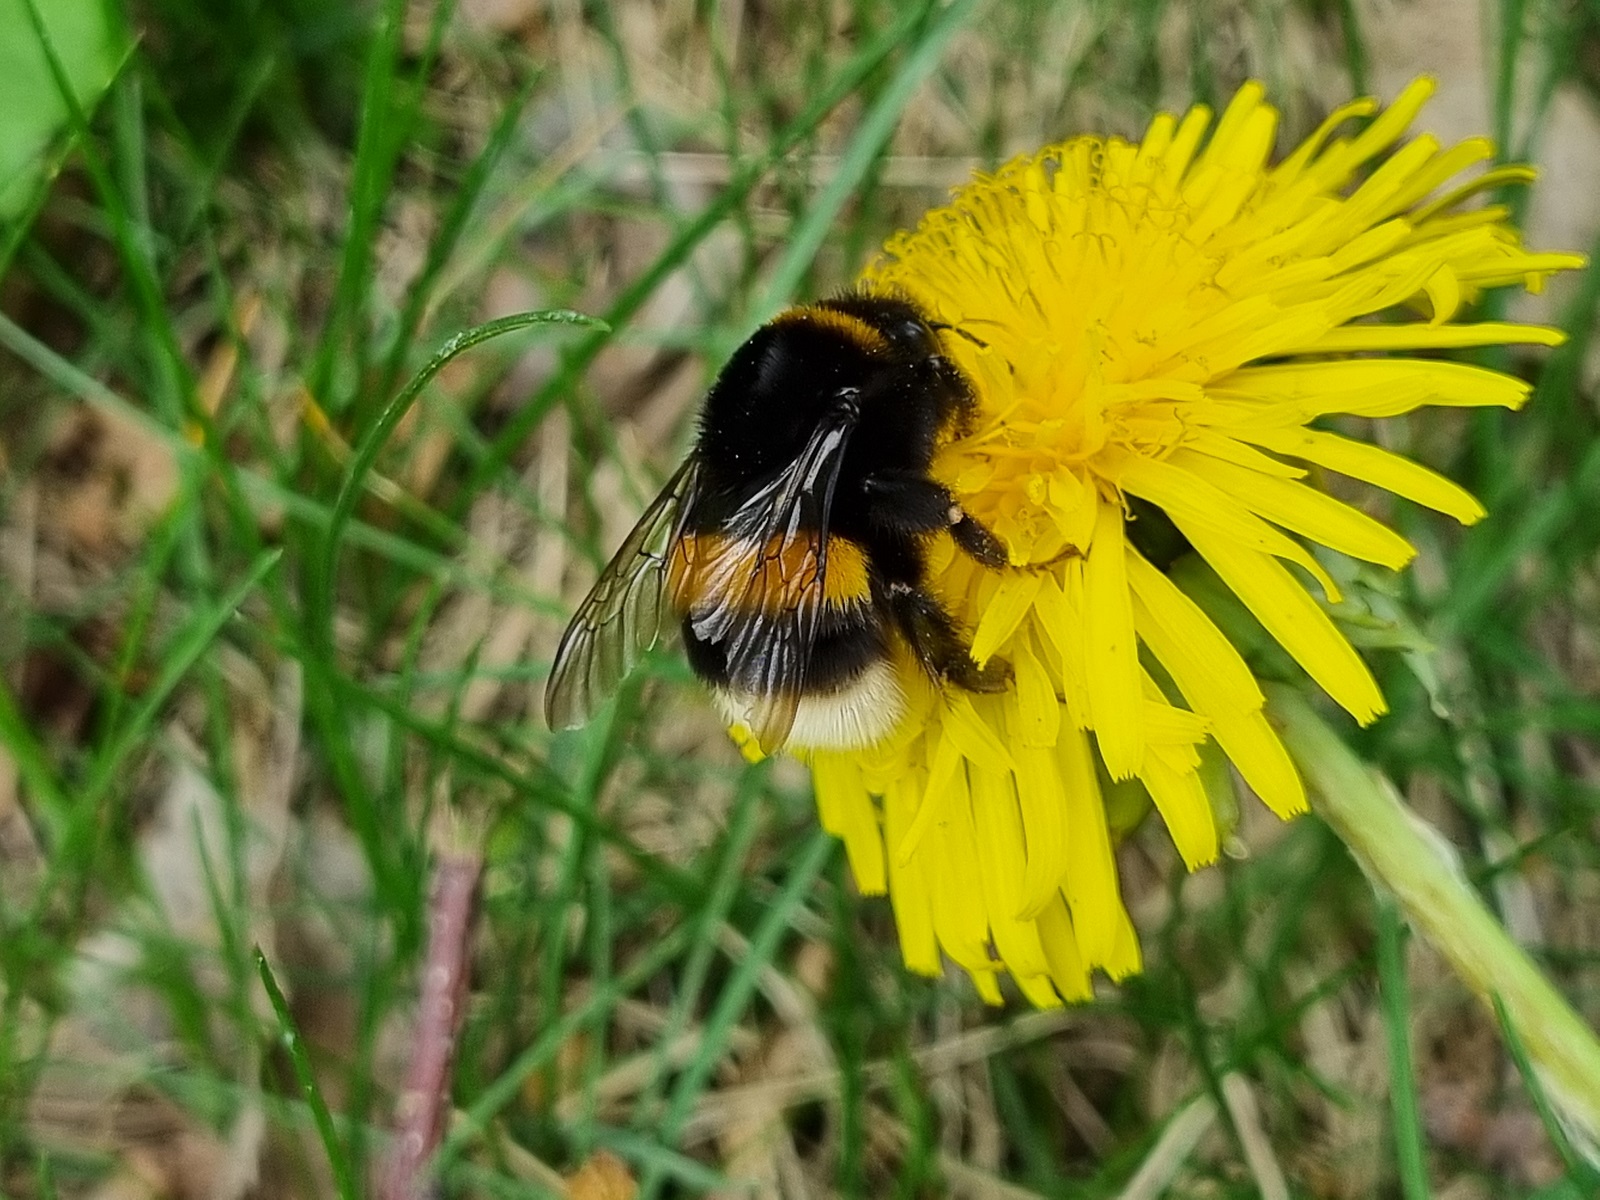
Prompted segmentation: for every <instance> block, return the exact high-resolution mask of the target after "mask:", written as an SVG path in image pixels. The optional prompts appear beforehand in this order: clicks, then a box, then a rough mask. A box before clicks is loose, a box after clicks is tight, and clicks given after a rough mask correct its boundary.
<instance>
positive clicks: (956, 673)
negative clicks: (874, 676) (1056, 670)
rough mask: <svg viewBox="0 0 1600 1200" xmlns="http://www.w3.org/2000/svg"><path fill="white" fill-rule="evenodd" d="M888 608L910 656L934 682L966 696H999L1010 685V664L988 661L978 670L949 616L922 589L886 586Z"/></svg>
mask: <svg viewBox="0 0 1600 1200" xmlns="http://www.w3.org/2000/svg"><path fill="white" fill-rule="evenodd" d="M889 607H890V609H891V610H892V611H893V613H894V616H895V622H896V624H898V625H899V627H900V632H901V634H902V635H904V637H905V639H906V641H907V643H909V644H910V646H911V652H912V653H913V654H915V655H916V656H917V661H918V662H919V663H921V664H922V669H923V670H925V671H926V672H927V673H928V674H929V675H931V676H933V678H934V679H936V680H949V681H950V682H951V683H953V684H955V685H956V686H957V687H962V688H965V689H966V690H967V691H969V692H1003V691H1005V690H1006V685H1007V684H1008V683H1010V682H1011V664H1010V663H1007V662H1004V661H1002V660H1000V659H998V658H991V659H990V660H989V661H988V662H986V663H984V664H983V665H982V666H981V667H980V666H979V665H978V664H977V662H976V661H975V660H974V659H973V657H972V646H971V644H970V643H968V641H967V640H966V639H965V638H964V637H962V636H961V632H960V631H959V630H958V629H957V628H956V625H955V622H954V621H952V620H951V619H950V614H949V613H947V612H945V610H944V609H943V608H942V607H940V605H939V602H938V601H937V600H935V599H934V598H933V597H932V596H931V595H929V594H928V593H927V592H926V591H924V590H923V589H922V588H917V587H912V586H911V585H910V584H905V583H893V584H890V585H889Z"/></svg>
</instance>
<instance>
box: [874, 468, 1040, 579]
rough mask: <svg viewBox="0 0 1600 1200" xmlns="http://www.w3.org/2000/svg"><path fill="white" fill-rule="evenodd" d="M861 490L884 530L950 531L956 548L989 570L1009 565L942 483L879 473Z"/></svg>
mask: <svg viewBox="0 0 1600 1200" xmlns="http://www.w3.org/2000/svg"><path fill="white" fill-rule="evenodd" d="M862 486H863V487H864V488H865V489H866V492H867V495H868V496H869V497H870V498H871V500H872V520H873V521H874V523H876V524H877V525H879V526H881V527H882V528H884V529H886V530H891V531H893V532H895V533H932V532H933V531H934V530H937V529H947V530H949V531H950V536H951V537H952V538H954V539H955V543H956V545H958V546H960V547H961V549H962V550H964V551H966V552H967V554H968V555H970V556H971V557H972V558H973V559H975V560H976V561H978V562H979V563H982V564H983V565H984V566H986V567H988V568H989V569H990V570H994V571H998V570H1001V569H1003V568H1004V567H1007V566H1009V565H1010V559H1009V558H1008V557H1007V555H1006V548H1005V546H1004V545H1003V544H1002V543H1001V541H1000V539H999V538H997V537H995V535H994V534H993V533H991V532H990V531H989V527H988V526H986V525H985V524H984V523H983V522H982V521H979V520H978V519H977V518H976V517H974V516H973V515H972V514H971V513H969V512H967V511H966V510H965V509H964V508H962V507H961V505H960V504H958V503H957V502H956V499H955V497H954V496H952V495H951V494H950V489H949V488H947V487H945V486H944V485H943V484H942V483H938V482H936V481H935V480H932V479H929V478H928V477H927V476H926V475H918V474H915V473H913V472H910V471H880V472H878V473H877V474H874V475H869V476H867V478H866V480H865V481H864V482H863V484H862Z"/></svg>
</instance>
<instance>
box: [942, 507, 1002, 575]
mask: <svg viewBox="0 0 1600 1200" xmlns="http://www.w3.org/2000/svg"><path fill="white" fill-rule="evenodd" d="M951 507H952V512H958V513H960V514H961V515H960V517H958V518H957V519H956V521H955V522H954V523H952V524H951V526H950V536H951V537H953V538H955V540H956V545H958V546H960V547H961V548H962V549H963V550H965V551H966V552H967V553H968V554H969V555H971V556H972V557H973V558H975V559H977V560H978V561H979V562H980V563H982V564H983V565H984V566H986V567H988V568H989V569H990V570H993V571H998V570H1000V569H1001V568H1002V567H1008V566H1010V565H1011V559H1010V557H1009V556H1008V555H1007V554H1006V548H1005V544H1004V543H1003V542H1001V540H1000V539H999V538H997V537H995V535H994V533H993V531H991V530H990V528H989V527H988V526H987V525H985V524H984V523H983V522H982V521H980V520H978V518H977V517H975V516H973V515H972V514H971V513H969V512H967V511H966V510H964V509H963V508H962V507H961V506H960V505H959V504H957V505H952V506H951Z"/></svg>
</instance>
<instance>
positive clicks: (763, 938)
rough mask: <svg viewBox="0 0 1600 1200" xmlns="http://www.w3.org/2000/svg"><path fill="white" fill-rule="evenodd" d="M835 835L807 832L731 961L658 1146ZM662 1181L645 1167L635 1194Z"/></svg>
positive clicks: (699, 1082)
mask: <svg viewBox="0 0 1600 1200" xmlns="http://www.w3.org/2000/svg"><path fill="white" fill-rule="evenodd" d="M836 845H837V844H836V843H835V842H834V839H833V836H832V835H831V834H829V833H827V832H825V831H823V830H821V829H815V830H813V831H812V832H811V835H810V837H809V838H808V839H807V841H806V843H805V845H804V846H802V847H801V848H800V849H799V850H798V851H797V852H796V853H795V855H794V866H793V867H792V868H791V869H790V871H789V876H788V878H787V879H785V880H784V882H783V887H782V889H781V890H780V891H779V892H778V894H777V895H776V896H774V897H773V898H772V900H771V902H770V903H769V904H768V906H767V911H766V915H765V916H764V917H763V918H762V920H761V924H760V925H759V926H758V927H757V928H756V932H755V934H754V936H752V937H751V939H750V946H749V949H748V950H746V951H745V954H744V957H742V958H741V959H740V960H739V961H738V962H737V963H736V964H735V965H734V969H733V974H732V975H731V976H729V978H728V982H727V983H726V984H725V985H724V986H723V989H722V991H721V992H720V993H719V994H718V996H717V1003H716V1006H715V1007H714V1008H712V1010H711V1014H710V1016H708V1017H707V1018H706V1021H705V1024H704V1026H702V1028H701V1031H700V1040H699V1043H698V1045H697V1046H696V1048H695V1055H694V1057H693V1058H692V1059H690V1060H689V1061H688V1062H687V1063H686V1064H685V1065H684V1068H683V1073H682V1074H680V1075H679V1076H678V1080H677V1083H676V1084H675V1086H674V1087H673V1089H672V1097H671V1099H670V1100H669V1101H668V1104H667V1111H666V1113H665V1115H664V1116H663V1117H662V1119H661V1123H660V1125H659V1126H658V1128H657V1130H656V1137H657V1140H658V1141H660V1142H661V1144H662V1145H665V1146H672V1145H673V1144H674V1143H675V1142H676V1140H677V1137H678V1134H679V1132H680V1131H681V1130H682V1129H683V1126H684V1124H685V1122H687V1121H688V1119H689V1115H690V1113H691V1112H693V1110H694V1104H695V1101H696V1100H698V1099H699V1098H700V1094H701V1093H702V1092H703V1091H704V1090H705V1087H706V1084H708V1083H709V1082H710V1081H711V1074H712V1072H713V1071H715V1070H716V1067H717V1064H718V1063H719V1062H721V1061H722V1059H723V1056H724V1055H725V1054H726V1052H727V1047H728V1037H729V1035H730V1034H732V1032H733V1027H734V1025H735V1024H736V1023H737V1022H738V1020H739V1017H740V1015H741V1014H743V1012H744V1010H745V1008H746V1006H747V1005H748V1004H749V1003H750V998H751V996H752V995H753V994H754V992H755V988H756V980H757V979H758V978H759V977H760V975H761V972H762V971H763V970H765V969H766V968H767V967H768V966H770V965H771V964H772V960H773V958H774V957H775V956H776V954H777V952H778V943H779V942H780V941H781V940H782V938H783V935H784V934H785V933H787V932H789V927H790V921H791V919H792V918H793V916H794V911H795V909H797V908H799V907H800V905H801V904H802V903H803V902H804V901H805V898H806V895H807V894H808V893H809V892H810V890H811V885H812V884H813V883H814V882H816V879H817V876H818V875H820V874H821V873H822V868H823V867H825V866H827V864H828V859H829V858H830V857H831V856H832V855H833V853H834V851H835V849H836ZM663 1182H664V1179H663V1176H662V1174H661V1172H660V1170H659V1167H653V1168H652V1169H651V1170H649V1171H647V1172H646V1174H645V1176H644V1178H643V1179H642V1180H640V1183H639V1195H640V1196H641V1197H643V1200H651V1198H652V1197H654V1196H655V1195H656V1194H657V1193H658V1192H659V1190H660V1188H661V1185H662V1183H663Z"/></svg>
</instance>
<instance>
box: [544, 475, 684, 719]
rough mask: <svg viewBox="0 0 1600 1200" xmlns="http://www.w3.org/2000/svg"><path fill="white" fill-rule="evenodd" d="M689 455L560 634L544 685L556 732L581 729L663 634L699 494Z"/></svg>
mask: <svg viewBox="0 0 1600 1200" xmlns="http://www.w3.org/2000/svg"><path fill="white" fill-rule="evenodd" d="M698 473H699V463H698V461H697V460H696V458H695V457H694V456H693V455H691V456H690V457H689V458H688V460H687V461H686V462H684V464H683V466H681V467H679V468H678V470H677V473H676V474H674V475H673V477H672V478H671V479H670V480H668V481H667V486H666V487H664V488H662V489H661V494H660V495H659V496H657V497H656V498H655V500H654V501H653V502H652V503H651V505H650V507H649V508H648V509H646V510H645V513H644V516H642V517H640V518H639V523H638V524H637V525H635V526H634V527H633V532H632V533H630V534H629V535H628V537H627V539H626V540H625V541H624V542H623V543H622V546H621V548H619V549H618V550H617V552H616V554H615V555H614V556H613V557H612V559H611V561H610V562H609V563H607V564H606V569H605V570H604V571H602V572H600V578H599V579H597V580H595V584H594V587H593V588H591V589H590V590H589V594H588V596H586V597H585V598H584V601H583V603H582V604H580V605H579V606H578V611H577V612H576V613H574V614H573V617H572V623H571V624H570V625H568V626H567V631H566V633H564V634H562V635H561V644H560V645H559V646H557V647H556V657H555V661H554V663H552V664H551V667H550V681H549V683H547V684H546V685H545V692H544V715H545V721H546V722H547V723H548V724H549V726H550V728H551V729H571V728H573V727H575V726H578V725H582V724H583V723H584V722H585V721H587V720H588V719H589V718H590V717H591V716H593V715H594V711H595V709H597V708H599V707H600V705H601V704H603V703H604V702H605V701H606V699H607V698H608V697H609V696H610V695H611V693H612V692H614V691H615V690H616V688H617V685H618V684H619V683H621V682H622V680H623V678H624V677H625V676H626V675H627V674H628V672H629V671H631V670H633V668H634V667H635V666H636V665H638V662H639V660H640V659H641V658H643V657H644V654H645V652H646V651H648V650H649V649H650V648H651V647H652V646H654V645H655V644H656V639H657V638H658V637H659V636H660V633H661V608H662V591H663V584H664V582H665V579H666V571H667V556H668V554H669V553H670V552H671V549H672V544H673V541H674V539H675V538H676V537H677V535H678V533H679V532H680V530H681V528H682V524H683V512H684V509H685V507H686V506H687V502H688V499H689V498H690V497H691V496H692V495H693V494H694V489H695V482H696V479H697V477H698Z"/></svg>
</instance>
